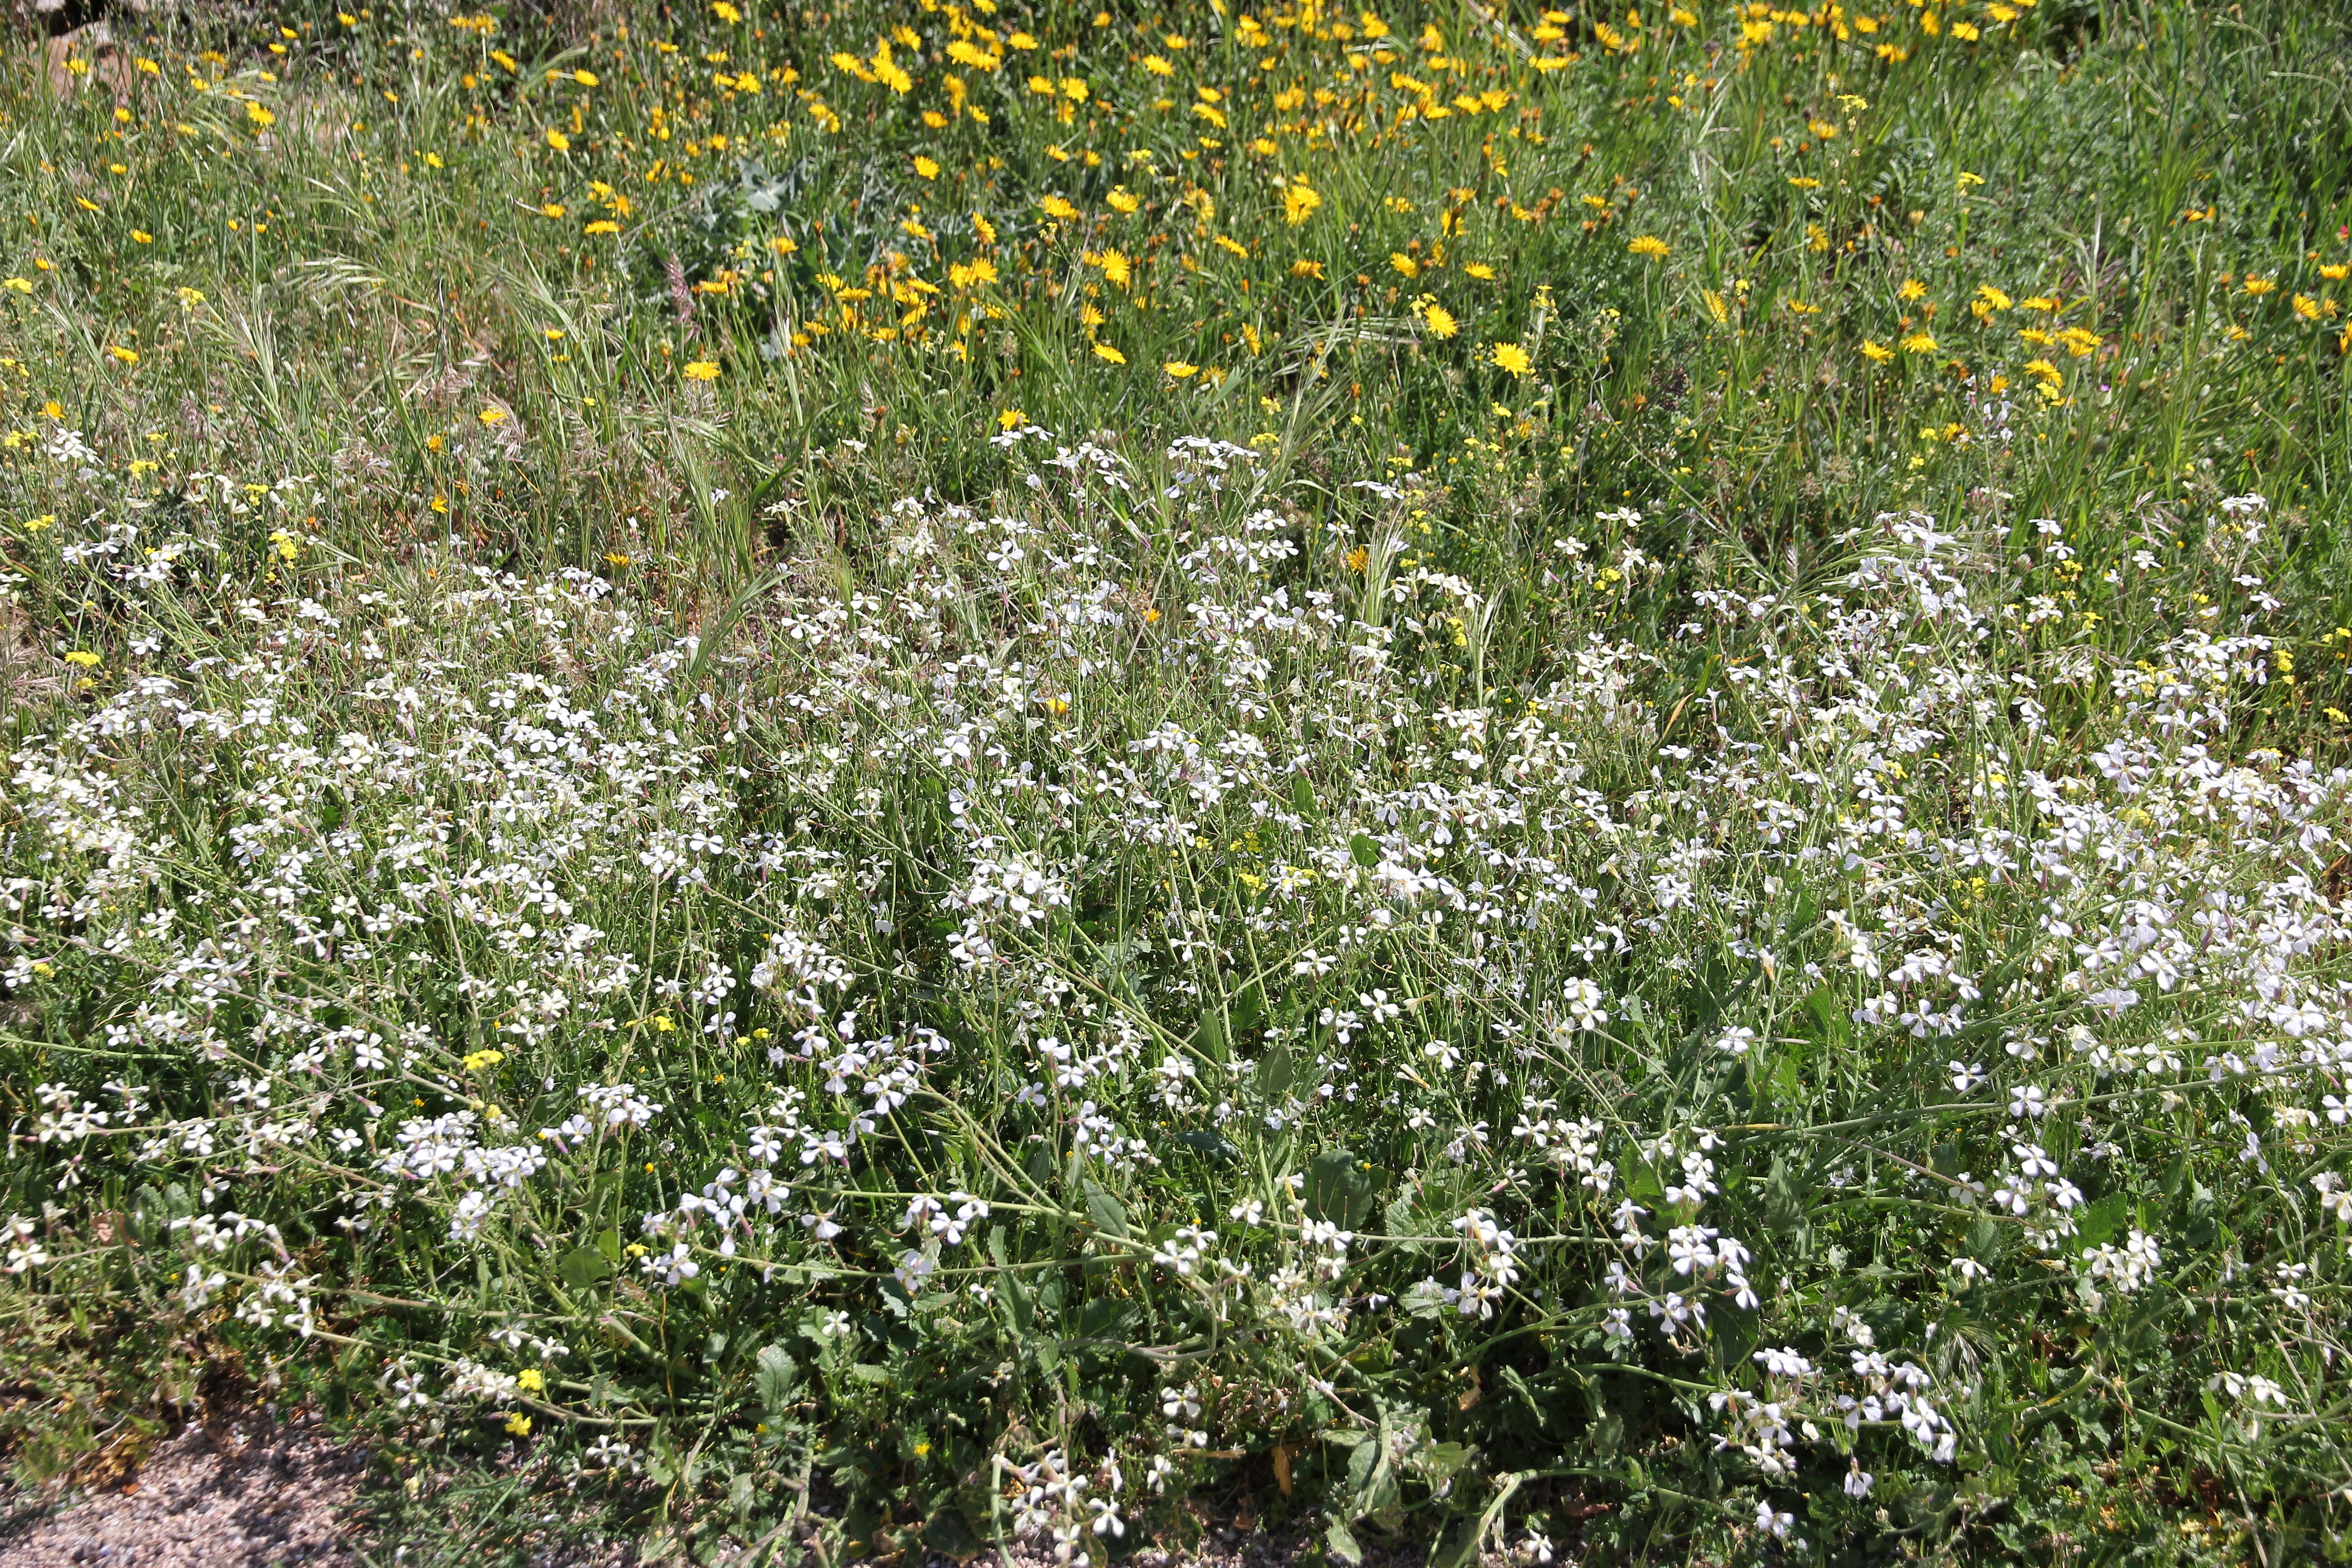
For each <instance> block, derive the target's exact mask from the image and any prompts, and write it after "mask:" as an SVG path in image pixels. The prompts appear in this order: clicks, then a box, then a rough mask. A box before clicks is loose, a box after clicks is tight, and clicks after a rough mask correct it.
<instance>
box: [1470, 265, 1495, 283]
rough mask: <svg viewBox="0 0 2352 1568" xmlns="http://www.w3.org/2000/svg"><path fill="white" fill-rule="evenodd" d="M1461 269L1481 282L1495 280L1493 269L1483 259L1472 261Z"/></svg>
mask: <svg viewBox="0 0 2352 1568" xmlns="http://www.w3.org/2000/svg"><path fill="white" fill-rule="evenodd" d="M1462 270H1463V271H1464V272H1465V274H1467V275H1468V276H1470V277H1472V278H1475V279H1478V281H1480V282H1481V283H1492V282H1493V281H1494V280H1495V269H1494V268H1491V267H1489V266H1487V265H1486V263H1485V262H1483V261H1474V262H1472V263H1471V264H1470V265H1469V266H1467V267H1465V268H1463V269H1462Z"/></svg>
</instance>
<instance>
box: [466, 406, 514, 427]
mask: <svg viewBox="0 0 2352 1568" xmlns="http://www.w3.org/2000/svg"><path fill="white" fill-rule="evenodd" d="M506 416H507V411H506V410H505V409H503V408H485V409H483V410H482V411H481V412H480V413H479V414H477V415H475V416H474V417H475V418H477V419H478V420H480V421H481V422H482V423H483V424H485V425H496V424H498V423H499V421H500V420H502V419H504V418H505V417H506Z"/></svg>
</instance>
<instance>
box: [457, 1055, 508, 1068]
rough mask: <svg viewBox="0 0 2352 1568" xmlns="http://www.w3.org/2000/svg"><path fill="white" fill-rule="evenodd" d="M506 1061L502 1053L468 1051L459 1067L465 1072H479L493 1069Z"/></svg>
mask: <svg viewBox="0 0 2352 1568" xmlns="http://www.w3.org/2000/svg"><path fill="white" fill-rule="evenodd" d="M506 1059H507V1054H506V1052H504V1051H470V1052H468V1053H467V1055H466V1056H465V1057H464V1058H461V1063H460V1065H462V1066H463V1067H464V1068H465V1069H466V1070H467V1072H479V1071H481V1070H482V1069H483V1068H494V1067H496V1066H498V1065H499V1063H500V1062H502V1061H504V1060H506Z"/></svg>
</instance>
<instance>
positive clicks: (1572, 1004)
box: [1560, 980, 1609, 1029]
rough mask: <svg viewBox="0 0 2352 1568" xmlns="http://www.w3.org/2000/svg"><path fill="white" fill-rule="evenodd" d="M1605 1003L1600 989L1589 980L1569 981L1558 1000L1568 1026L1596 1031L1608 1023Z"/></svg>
mask: <svg viewBox="0 0 2352 1568" xmlns="http://www.w3.org/2000/svg"><path fill="white" fill-rule="evenodd" d="M1606 1001H1607V998H1606V997H1605V996H1603V995H1602V994H1601V987H1600V986H1598V985H1595V984H1593V983H1592V982H1591V981H1590V980H1571V981H1570V982H1569V983H1568V987H1567V991H1566V993H1565V994H1563V995H1562V996H1561V998H1560V1003H1561V1005H1562V1006H1563V1007H1564V1008H1565V1009H1566V1010H1567V1013H1568V1022H1569V1026H1570V1027H1571V1028H1576V1029H1598V1028H1599V1027H1601V1026H1602V1025H1603V1024H1606V1023H1607V1022H1609V1012H1608V1008H1607V1007H1606V1005H1604V1004H1605V1003H1606Z"/></svg>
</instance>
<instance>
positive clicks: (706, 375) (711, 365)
mask: <svg viewBox="0 0 2352 1568" xmlns="http://www.w3.org/2000/svg"><path fill="white" fill-rule="evenodd" d="M678 374H680V375H683V376H685V377H686V379H687V380H688V381H717V380H718V379H719V362H718V361H717V360H708V359H698V360H689V361H688V362H687V366H686V368H685V369H684V370H682V371H680V372H679V373H678Z"/></svg>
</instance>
